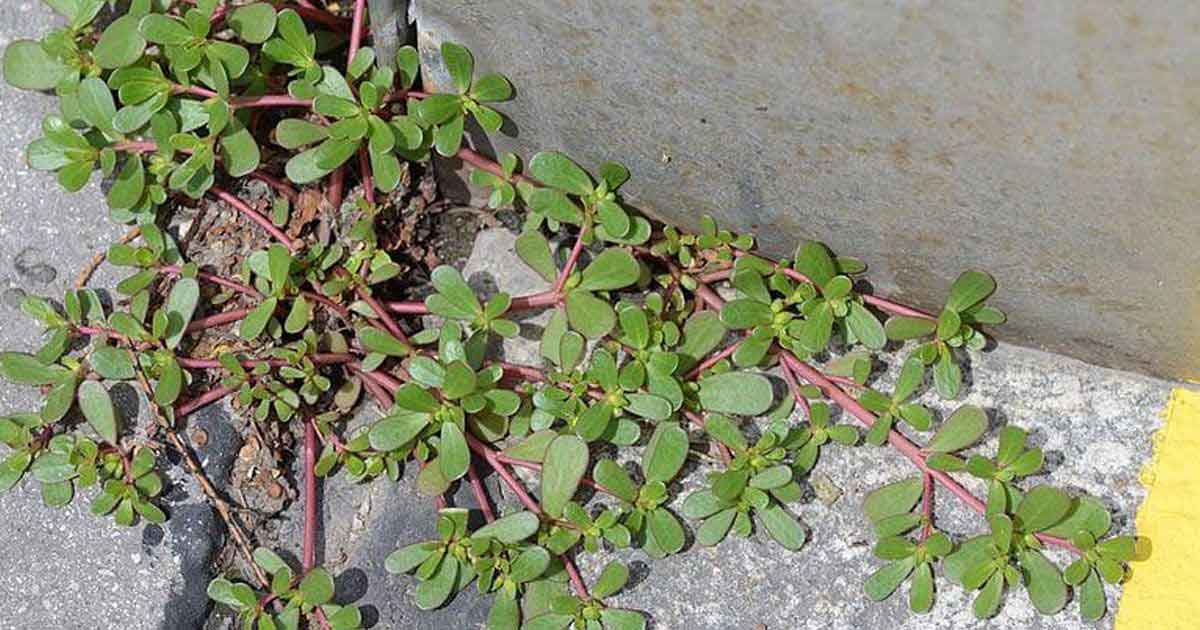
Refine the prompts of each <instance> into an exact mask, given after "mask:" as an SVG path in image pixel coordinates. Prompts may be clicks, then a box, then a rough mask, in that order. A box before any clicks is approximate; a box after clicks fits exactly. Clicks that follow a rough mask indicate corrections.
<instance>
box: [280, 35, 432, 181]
mask: <svg viewBox="0 0 1200 630" xmlns="http://www.w3.org/2000/svg"><path fill="white" fill-rule="evenodd" d="M375 61H376V60H375V51H374V50H373V49H371V48H362V49H360V50H359V51H358V53H356V54H355V56H354V60H353V61H351V62H350V65H349V66H348V67H347V69H346V73H347V76H348V77H349V80H350V81H358V84H357V86H356V87H355V88H351V86H350V83H349V82H347V80H346V78H345V77H343V76H342V75H341V73H340V72H338V71H337V70H335V69H333V68H328V67H327V68H325V69H324V71H323V73H322V80H321V82H320V83H319V84H317V85H316V86H315V87H314V88H313V92H314V95H313V96H312V97H311V98H312V99H313V111H314V112H315V113H316V114H319V115H321V116H325V117H327V118H328V119H331V120H333V121H334V122H332V123H330V124H328V125H326V124H318V123H316V122H312V121H310V120H308V119H305V118H287V119H284V120H282V121H280V123H279V125H278V126H277V127H276V129H275V141H276V142H277V143H279V145H280V146H282V147H284V148H286V149H299V148H303V147H307V146H309V145H313V144H316V146H315V147H312V148H309V149H306V150H304V151H302V152H300V153H298V154H296V155H295V156H293V157H292V158H291V159H290V160H288V163H287V165H286V167H285V170H286V172H287V176H288V179H290V180H292V181H294V182H296V183H299V184H304V183H308V182H312V181H316V180H318V179H320V178H322V177H324V176H326V175H328V174H329V173H332V172H333V171H334V170H335V169H337V168H338V167H339V166H341V165H343V164H345V163H346V162H347V161H348V160H349V159H350V158H351V157H353V156H354V155H356V154H357V153H358V152H359V150H360V149H362V148H365V149H366V151H367V156H368V158H369V159H370V163H371V173H372V177H373V180H374V184H375V187H376V188H378V189H379V190H381V191H383V192H391V191H393V190H395V189H396V186H398V185H399V183H400V177H401V175H402V173H403V170H402V168H401V166H400V159H399V158H398V157H396V151H397V150H400V151H413V150H417V149H419V148H420V146H421V144H422V142H423V141H424V136H423V133H422V131H421V129H420V128H419V127H418V126H417V125H416V124H415V123H413V122H412V121H411V120H409V119H408V118H407V117H405V116H396V117H392V119H391V120H390V121H388V120H384V119H383V118H382V117H381V116H380V115H379V114H380V112H382V110H383V107H384V105H385V100H386V97H387V96H388V92H389V91H390V90H391V89H392V84H393V82H394V81H395V71H394V70H392V68H391V67H389V66H386V65H379V64H376V63H375ZM317 143H320V144H317Z"/></svg>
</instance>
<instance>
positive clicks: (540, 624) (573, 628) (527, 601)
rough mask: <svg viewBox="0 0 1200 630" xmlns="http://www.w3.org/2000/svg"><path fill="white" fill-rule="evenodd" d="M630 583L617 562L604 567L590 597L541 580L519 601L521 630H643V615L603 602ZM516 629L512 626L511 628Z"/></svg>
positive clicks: (626, 569) (622, 567)
mask: <svg viewBox="0 0 1200 630" xmlns="http://www.w3.org/2000/svg"><path fill="white" fill-rule="evenodd" d="M628 582H629V568H628V567H626V566H625V565H623V564H621V563H620V562H617V561H615V560H614V561H612V562H610V563H608V564H607V565H605V566H604V569H603V570H601V571H600V575H599V576H598V577H597V578H596V582H595V583H594V584H593V585H592V587H591V597H590V598H588V599H583V598H580V597H579V596H578V595H577V594H576V593H573V592H571V591H568V590H567V588H566V585H565V584H564V583H563V582H561V581H558V582H554V581H549V580H543V581H541V582H538V583H536V584H537V585H538V586H540V587H542V588H531V589H530V590H529V593H528V594H527V595H526V596H525V598H524V600H523V601H522V602H521V608H522V612H523V614H524V616H525V619H526V620H527V621H526V622H525V624H524V625H523V626H521V628H522V629H523V630H568V629H569V630H597V629H599V630H644V629H645V627H646V618H645V616H644V615H642V613H640V612H637V611H633V610H626V609H623V608H614V607H610V606H606V605H605V604H604V602H603V601H602V600H603V599H605V598H608V597H612V596H613V595H616V594H617V593H619V592H620V591H621V589H622V588H624V587H625V585H626V584H627V583H628ZM512 627H515V626H512Z"/></svg>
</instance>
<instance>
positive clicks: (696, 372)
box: [683, 338, 745, 381]
mask: <svg viewBox="0 0 1200 630" xmlns="http://www.w3.org/2000/svg"><path fill="white" fill-rule="evenodd" d="M743 341H745V338H742V339H738V340H737V342H736V343H733V344H730V345H729V347H727V348H725V349H724V350H722V351H720V352H718V353H716V354H714V355H712V356H710V357H708V358H707V359H705V360H704V361H702V362H701V363H700V364H699V365H697V366H696V367H694V368H692V370H691V371H690V372H688V373H687V374H685V375H684V377H683V380H685V381H690V380H692V379H694V378H696V377H698V376H700V375H701V374H703V373H704V370H707V369H708V368H710V367H712V366H714V365H716V364H717V363H719V362H720V361H721V360H722V359H724V358H726V357H728V356H730V355H732V354H733V353H734V352H737V349H738V346H740V345H742V342H743Z"/></svg>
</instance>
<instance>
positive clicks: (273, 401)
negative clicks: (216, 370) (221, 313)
mask: <svg viewBox="0 0 1200 630" xmlns="http://www.w3.org/2000/svg"><path fill="white" fill-rule="evenodd" d="M217 360H218V361H220V363H221V367H222V368H224V369H225V372H226V374H225V376H224V377H222V378H221V385H223V386H225V387H227V388H229V389H232V390H234V391H236V392H237V404H238V406H239V407H242V408H245V409H250V410H251V413H252V415H253V416H254V419H255V420H259V421H262V420H266V419H267V418H269V417H270V415H271V411H272V410H273V411H274V412H275V417H276V418H278V419H279V421H280V422H288V421H290V420H291V419H292V417H293V416H295V415H296V410H297V409H299V408H300V395H299V394H298V393H296V391H295V390H294V389H292V388H290V387H288V386H287V384H285V383H284V382H282V381H281V380H279V379H276V378H275V377H274V376H273V375H272V373H271V366H270V364H268V363H267V362H265V361H263V362H259V363H256V364H255V365H254V366H253V367H251V368H250V369H249V370H247V369H246V368H245V367H243V366H242V364H241V361H239V360H238V358H237V357H236V356H235V355H233V354H231V353H224V354H221V355H219V356H218V357H217ZM280 369H281V370H282V369H283V367H281V368H280Z"/></svg>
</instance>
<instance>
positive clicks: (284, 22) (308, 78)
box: [231, 9, 324, 98]
mask: <svg viewBox="0 0 1200 630" xmlns="http://www.w3.org/2000/svg"><path fill="white" fill-rule="evenodd" d="M231 19H232V16H231ZM268 19H273V23H272V26H273V31H274V35H275V36H274V37H270V34H269V33H268V35H267V36H268V37H269V39H267V40H266V41H265V42H263V45H262V54H263V56H264V57H266V58H267V59H270V60H271V61H273V62H275V63H279V64H283V65H286V66H290V67H291V70H288V76H290V77H293V78H294V80H293V81H292V82H291V83H289V84H288V93H289V94H291V95H292V96H294V97H296V98H312V97H313V96H315V92H316V85H317V84H318V83H320V81H321V79H322V78H323V71H324V67H323V66H322V65H321V62H319V61H317V49H318V41H317V37H316V35H314V34H312V33H309V32H308V27H307V26H305V24H304V19H303V18H301V17H300V15H299V14H298V13H296V12H295V11H294V10H292V9H284V10H283V11H280V12H279V13H278V14H277V15H276V14H274V11H273V10H272V17H271V18H268ZM246 22H247V24H250V23H253V22H254V20H249V19H248V20H246ZM264 30H265V29H264ZM256 39H257V38H256Z"/></svg>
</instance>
